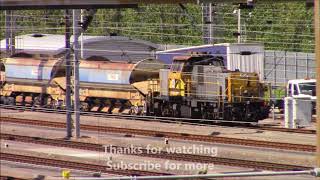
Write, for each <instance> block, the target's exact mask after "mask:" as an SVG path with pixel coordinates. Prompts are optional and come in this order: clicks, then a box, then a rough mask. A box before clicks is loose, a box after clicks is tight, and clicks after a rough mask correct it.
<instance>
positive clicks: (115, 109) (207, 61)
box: [0, 54, 269, 122]
mask: <svg viewBox="0 0 320 180" xmlns="http://www.w3.org/2000/svg"><path fill="white" fill-rule="evenodd" d="M0 70H1V71H0V87H1V90H0V103H1V104H5V105H23V106H32V107H46V108H54V109H64V108H65V90H66V81H65V80H66V77H65V62H64V59H63V58H61V59H59V58H36V57H31V56H22V57H21V56H20V57H19V56H16V57H11V58H4V59H2V60H1V62H0ZM79 72H80V89H79V91H80V101H81V110H82V111H94V112H106V113H113V114H116V113H122V114H136V115H144V114H145V115H151V116H164V117H183V118H197V119H221V120H222V119H223V120H231V121H250V122H257V121H258V120H261V119H264V118H266V117H267V116H268V113H269V105H268V101H267V100H265V99H264V93H265V90H266V87H265V86H264V84H263V83H261V82H260V80H259V77H258V75H257V74H256V73H243V72H240V71H228V70H226V69H225V66H224V64H223V58H222V57H216V56H213V55H208V54H190V55H188V56H177V57H175V58H174V60H173V63H172V64H171V65H170V66H169V67H168V65H164V64H163V63H162V62H161V61H159V60H156V59H144V60H141V61H139V62H137V63H127V62H112V61H109V60H105V59H104V60H98V59H97V58H96V57H95V58H94V59H90V58H89V59H86V60H81V61H80V65H79Z"/></svg>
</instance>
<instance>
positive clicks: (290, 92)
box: [288, 84, 292, 96]
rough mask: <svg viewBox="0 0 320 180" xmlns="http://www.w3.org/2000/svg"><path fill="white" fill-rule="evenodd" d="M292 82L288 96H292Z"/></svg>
mask: <svg viewBox="0 0 320 180" xmlns="http://www.w3.org/2000/svg"><path fill="white" fill-rule="evenodd" d="M291 88H292V84H289V87H288V96H292V90H291Z"/></svg>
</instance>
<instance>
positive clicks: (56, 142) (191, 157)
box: [0, 133, 312, 171]
mask: <svg viewBox="0 0 320 180" xmlns="http://www.w3.org/2000/svg"><path fill="white" fill-rule="evenodd" d="M0 136H1V139H3V140H13V141H19V142H24V143H34V144H42V145H50V146H57V147H67V148H74V149H82V150H90V151H98V152H105V151H107V152H110V151H111V150H110V147H108V148H106V147H104V146H103V145H100V144H93V143H84V142H75V141H66V140H61V139H46V138H39V137H30V136H20V135H14V134H4V133H1V134H0ZM113 148H116V149H117V150H120V151H121V150H124V149H125V148H127V147H120V146H113ZM122 152H124V151H122ZM130 155H134V156H142V157H151V158H159V159H168V160H177V161H186V162H194V163H205V164H219V165H227V166H236V167H244V168H254V169H259V170H270V171H289V170H308V169H312V167H306V166H297V165H286V164H278V163H269V162H258V161H249V160H241V159H231V158H222V157H212V156H205V155H195V154H182V153H168V152H166V151H161V152H159V153H148V150H147V149H142V148H141V152H139V153H132V154H130Z"/></svg>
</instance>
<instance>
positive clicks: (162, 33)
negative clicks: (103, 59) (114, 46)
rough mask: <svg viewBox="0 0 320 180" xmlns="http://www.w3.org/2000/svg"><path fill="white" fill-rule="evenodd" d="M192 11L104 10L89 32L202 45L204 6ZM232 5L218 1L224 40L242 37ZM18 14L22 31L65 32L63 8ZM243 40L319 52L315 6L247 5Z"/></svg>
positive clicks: (151, 7)
mask: <svg viewBox="0 0 320 180" xmlns="http://www.w3.org/2000/svg"><path fill="white" fill-rule="evenodd" d="M185 6H186V7H187V11H188V14H189V15H187V14H186V13H185V12H184V11H183V10H182V8H180V7H179V5H148V6H146V5H145V6H141V7H139V8H138V9H101V10H98V12H97V15H96V16H95V18H94V21H93V22H92V24H91V25H90V27H89V29H88V31H87V32H86V34H87V35H109V34H111V33H112V34H114V33H116V34H118V35H122V36H129V37H132V38H138V39H143V40H148V41H152V42H154V43H161V44H181V45H200V44H203V39H202V36H203V34H202V9H201V6H199V5H192V4H187V5H185ZM236 8H237V7H236V6H234V5H231V4H219V5H217V6H215V8H214V9H215V14H214V15H215V18H216V19H219V23H218V25H213V28H214V29H215V31H219V33H218V35H216V36H219V38H221V39H222V40H219V42H236V40H237V37H235V36H234V33H235V32H237V16H236V15H234V14H233V11H234V10H235V9H236ZM14 14H15V15H16V16H17V18H16V21H17V31H16V34H18V35H20V34H27V33H53V34H63V33H64V11H63V10H32V11H31V10H29V11H28V10H25V11H19V12H14ZM0 17H1V21H0V23H1V34H0V35H1V37H4V33H5V18H4V11H2V13H1V15H0ZM241 17H242V18H241V19H242V31H243V35H242V37H243V38H242V39H243V41H244V42H262V43H264V44H265V46H266V49H273V50H289V51H304V52H313V51H314V36H313V11H312V9H306V7H305V3H304V2H301V3H297V2H295V3H274V4H262V3H261V4H257V5H256V7H255V8H254V9H253V10H248V9H242V10H241Z"/></svg>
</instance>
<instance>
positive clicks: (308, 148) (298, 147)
mask: <svg viewBox="0 0 320 180" xmlns="http://www.w3.org/2000/svg"><path fill="white" fill-rule="evenodd" d="M1 122H9V123H18V124H26V125H35V126H43V127H54V128H65V127H66V124H65V123H62V122H50V121H42V120H30V119H18V118H8V117H1ZM81 129H82V130H87V131H96V132H100V133H101V132H106V133H108V132H109V133H122V134H132V135H142V136H152V137H166V138H171V139H182V140H189V141H202V142H210V143H220V144H232V145H241V146H251V147H261V148H273V149H282V150H293V151H303V152H315V151H316V146H313V145H304V144H292V143H280V142H270V141H259V140H249V139H239V138H229V137H219V136H210V135H195V134H186V133H175V132H165V131H153V130H143V129H130V128H119V127H109V126H94V125H83V124H81Z"/></svg>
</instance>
